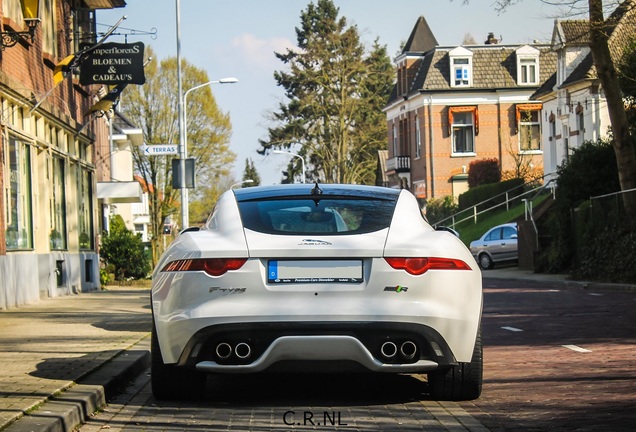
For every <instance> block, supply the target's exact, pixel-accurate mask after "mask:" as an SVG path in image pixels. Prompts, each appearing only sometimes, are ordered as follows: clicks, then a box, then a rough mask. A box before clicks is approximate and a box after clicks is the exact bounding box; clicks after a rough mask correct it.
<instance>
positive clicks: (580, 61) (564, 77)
mask: <svg viewBox="0 0 636 432" xmlns="http://www.w3.org/2000/svg"><path fill="white" fill-rule="evenodd" d="M608 22H610V23H611V24H612V25H611V27H610V32H609V39H608V45H609V47H610V53H611V55H612V59H613V60H614V61H615V62H616V61H617V60H619V59H620V57H621V56H622V54H623V50H624V49H625V47H627V45H628V44H629V43H630V42H631V41H634V40H636V1H634V0H628V1H625V2H623V3H622V4H621V5H620V6H619V7H618V8H616V10H614V12H613V13H612V14H611V15H610V16H609V17H608ZM589 38H590V32H589V21H588V20H555V22H554V30H553V32H552V49H553V51H554V52H555V53H556V54H557V69H556V71H555V72H554V73H553V74H552V76H550V77H549V79H548V80H546V81H545V82H544V83H542V84H543V85H542V86H541V88H539V90H537V92H536V93H535V94H534V95H533V98H535V99H537V100H539V101H541V102H542V103H543V112H542V121H543V124H544V126H545V127H543V128H542V132H543V143H544V145H545V156H544V166H545V168H544V169H545V172H546V174H552V173H555V172H556V170H557V167H558V166H559V165H560V164H561V163H562V162H563V161H565V160H567V158H568V157H569V155H570V154H571V153H572V151H573V150H574V149H576V148H578V147H580V146H581V144H583V143H584V142H585V141H597V140H599V139H605V138H608V137H609V135H610V134H609V132H610V126H611V124H610V119H609V113H608V111H607V102H606V101H605V97H604V93H603V89H602V87H601V85H600V81H599V79H598V78H597V76H596V70H595V68H594V64H593V60H592V53H591V50H590V46H589V42H590V39H589Z"/></svg>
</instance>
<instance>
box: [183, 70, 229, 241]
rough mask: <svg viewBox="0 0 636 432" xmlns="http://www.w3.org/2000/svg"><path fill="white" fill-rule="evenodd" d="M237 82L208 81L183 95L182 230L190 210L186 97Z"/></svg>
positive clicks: (188, 221)
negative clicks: (187, 177)
mask: <svg viewBox="0 0 636 432" xmlns="http://www.w3.org/2000/svg"><path fill="white" fill-rule="evenodd" d="M237 82H239V80H238V79H236V78H234V77H229V78H221V79H220V80H216V81H208V82H206V83H203V84H199V85H197V86H194V87H192V88H190V89H188V90H186V92H185V93H184V94H183V134H182V135H181V138H182V141H181V143H182V144H181V159H182V161H181V164H180V165H181V179H182V182H181V220H182V222H181V223H182V225H183V227H182V229H185V228H187V227H188V226H189V225H190V209H189V208H188V205H189V201H190V199H189V191H188V188H187V187H186V181H185V160H186V159H187V158H188V95H189V94H190V92H191V91H193V90H197V89H200V88H203V87H206V86H209V85H212V84H234V83H237ZM181 127H182V126H181V125H180V126H179V130H181Z"/></svg>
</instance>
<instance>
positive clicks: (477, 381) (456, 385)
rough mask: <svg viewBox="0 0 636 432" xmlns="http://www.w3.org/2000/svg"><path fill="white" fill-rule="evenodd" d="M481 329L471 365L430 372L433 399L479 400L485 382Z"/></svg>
mask: <svg viewBox="0 0 636 432" xmlns="http://www.w3.org/2000/svg"><path fill="white" fill-rule="evenodd" d="M483 370H484V365H483V352H482V346H481V328H480V329H479V330H478V331H477V339H476V341H475V349H474V350H473V357H472V359H471V361H470V363H460V364H459V365H457V366H454V367H452V368H450V369H445V370H442V371H435V372H429V374H428V386H429V393H430V395H431V397H432V398H433V399H436V400H446V401H465V400H473V399H477V398H478V397H479V395H480V394H481V385H482V380H483Z"/></svg>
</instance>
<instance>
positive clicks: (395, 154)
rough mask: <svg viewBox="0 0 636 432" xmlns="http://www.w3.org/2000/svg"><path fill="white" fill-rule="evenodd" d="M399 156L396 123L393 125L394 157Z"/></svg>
mask: <svg viewBox="0 0 636 432" xmlns="http://www.w3.org/2000/svg"><path fill="white" fill-rule="evenodd" d="M397 155H398V133H397V127H396V126H395V122H394V123H393V157H396V156H397Z"/></svg>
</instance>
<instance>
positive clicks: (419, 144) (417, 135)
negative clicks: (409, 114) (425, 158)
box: [415, 114, 422, 158]
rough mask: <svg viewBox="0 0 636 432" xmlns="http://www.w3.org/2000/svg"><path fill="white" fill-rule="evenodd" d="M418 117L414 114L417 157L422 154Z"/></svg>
mask: <svg viewBox="0 0 636 432" xmlns="http://www.w3.org/2000/svg"><path fill="white" fill-rule="evenodd" d="M420 133H421V130H420V117H419V116H418V115H417V114H416V116H415V157H416V158H419V157H421V156H422V137H421V136H420Z"/></svg>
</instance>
